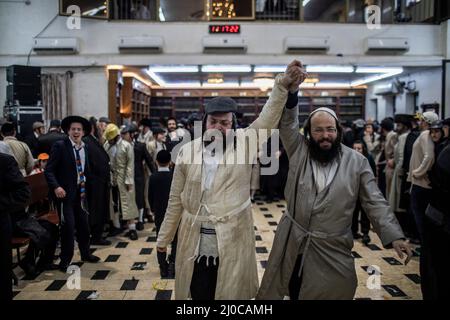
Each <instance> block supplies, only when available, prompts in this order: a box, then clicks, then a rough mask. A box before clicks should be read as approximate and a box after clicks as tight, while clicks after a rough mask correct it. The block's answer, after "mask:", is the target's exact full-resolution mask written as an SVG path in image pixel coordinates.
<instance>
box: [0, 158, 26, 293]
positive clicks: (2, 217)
mask: <svg viewBox="0 0 450 320" xmlns="http://www.w3.org/2000/svg"><path fill="white" fill-rule="evenodd" d="M30 194H31V193H30V188H29V186H28V184H27V182H25V180H24V178H23V176H22V174H21V173H20V171H19V168H18V167H17V162H16V160H15V159H14V157H12V156H9V155H6V154H4V153H0V261H1V263H0V301H3V300H11V299H12V286H11V270H12V255H11V236H12V226H11V216H10V214H11V213H14V212H15V211H18V210H21V209H23V207H24V206H25V203H26V202H27V200H28V198H29V197H30Z"/></svg>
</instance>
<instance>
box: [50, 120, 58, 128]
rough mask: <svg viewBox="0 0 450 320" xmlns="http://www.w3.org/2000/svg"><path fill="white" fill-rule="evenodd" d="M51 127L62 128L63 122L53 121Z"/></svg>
mask: <svg viewBox="0 0 450 320" xmlns="http://www.w3.org/2000/svg"><path fill="white" fill-rule="evenodd" d="M50 127H51V128H59V127H61V121H59V120H57V119H54V120H52V121H50Z"/></svg>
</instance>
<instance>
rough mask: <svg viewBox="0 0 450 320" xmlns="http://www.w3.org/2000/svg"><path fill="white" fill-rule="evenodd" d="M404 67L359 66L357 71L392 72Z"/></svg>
mask: <svg viewBox="0 0 450 320" xmlns="http://www.w3.org/2000/svg"><path fill="white" fill-rule="evenodd" d="M400 69H402V68H398V67H396V68H384V67H357V68H356V71H355V72H356V73H391V72H397V71H399V70H400Z"/></svg>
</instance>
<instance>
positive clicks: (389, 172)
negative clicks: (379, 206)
mask: <svg viewBox="0 0 450 320" xmlns="http://www.w3.org/2000/svg"><path fill="white" fill-rule="evenodd" d="M396 144H397V134H396V133H395V132H394V131H390V132H389V133H388V134H387V136H386V142H385V144H384V156H385V159H386V169H385V172H386V198H389V194H390V193H391V184H392V177H393V176H394V168H391V167H389V165H388V162H389V160H393V159H394V150H395V145H396Z"/></svg>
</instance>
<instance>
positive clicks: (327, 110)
mask: <svg viewBox="0 0 450 320" xmlns="http://www.w3.org/2000/svg"><path fill="white" fill-rule="evenodd" d="M319 111H324V112H327V113H329V114H331V115H332V116H333V118H335V119H336V120H337V121H339V120H338V117H337V115H336V113H335V112H334V111H333V110H331V109H330V108H327V107H320V108H317V109H316V110H314V111H313V112H311V113H310V114H309V118H311V117H312V116H313V114H315V113H316V112H319Z"/></svg>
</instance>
